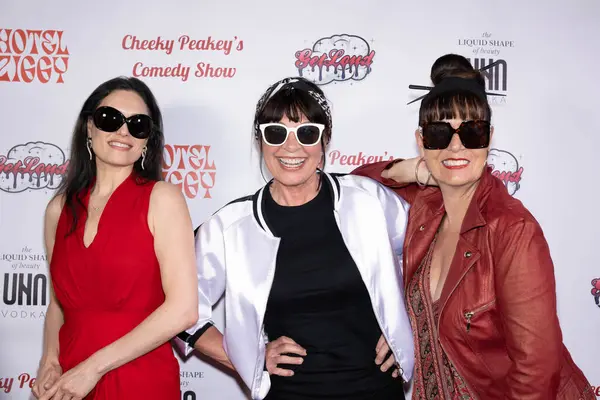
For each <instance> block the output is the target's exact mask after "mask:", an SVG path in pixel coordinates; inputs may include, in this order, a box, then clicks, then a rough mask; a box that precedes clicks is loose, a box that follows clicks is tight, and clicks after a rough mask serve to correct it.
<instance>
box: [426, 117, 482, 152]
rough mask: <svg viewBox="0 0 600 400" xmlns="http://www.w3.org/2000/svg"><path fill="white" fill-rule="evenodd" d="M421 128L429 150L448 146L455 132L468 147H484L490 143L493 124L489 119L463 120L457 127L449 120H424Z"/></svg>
mask: <svg viewBox="0 0 600 400" xmlns="http://www.w3.org/2000/svg"><path fill="white" fill-rule="evenodd" d="M420 128H421V134H422V136H423V147H425V148H426V149H427V150H443V149H445V148H447V147H448V146H449V145H450V142H451V141H452V137H453V136H454V134H455V133H456V134H458V137H460V141H461V142H462V144H463V146H465V148H467V149H483V148H486V147H488V146H489V144H490V129H491V125H490V123H489V122H488V121H481V120H477V121H463V122H462V123H461V124H460V126H459V127H458V128H456V129H454V128H453V127H452V125H450V123H448V122H442V121H435V122H424V123H422V124H421V127H420Z"/></svg>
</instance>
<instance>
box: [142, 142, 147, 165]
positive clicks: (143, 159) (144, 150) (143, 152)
mask: <svg viewBox="0 0 600 400" xmlns="http://www.w3.org/2000/svg"><path fill="white" fill-rule="evenodd" d="M147 151H148V147H146V146H144V148H143V149H142V170H143V169H145V168H144V161H146V152H147Z"/></svg>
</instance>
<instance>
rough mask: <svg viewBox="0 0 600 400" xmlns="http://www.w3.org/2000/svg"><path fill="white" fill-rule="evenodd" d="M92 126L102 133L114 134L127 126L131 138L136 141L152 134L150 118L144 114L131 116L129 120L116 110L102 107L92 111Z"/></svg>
mask: <svg viewBox="0 0 600 400" xmlns="http://www.w3.org/2000/svg"><path fill="white" fill-rule="evenodd" d="M93 120H94V125H96V128H98V129H100V130H101V131H104V132H116V131H118V130H119V128H121V127H122V126H123V124H127V129H128V130H129V133H130V134H131V136H133V137H134V138H137V139H147V138H148V137H149V136H150V133H151V132H152V125H153V122H152V118H150V117H149V116H148V115H145V114H136V115H132V116H131V117H129V118H125V116H124V115H123V114H122V113H121V112H120V111H119V110H117V109H116V108H112V107H108V106H104V107H99V108H98V109H96V111H94V115H93Z"/></svg>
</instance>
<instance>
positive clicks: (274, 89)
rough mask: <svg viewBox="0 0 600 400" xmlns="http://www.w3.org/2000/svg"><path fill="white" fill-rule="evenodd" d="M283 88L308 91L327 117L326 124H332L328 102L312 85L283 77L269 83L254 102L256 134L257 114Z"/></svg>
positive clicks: (255, 129)
mask: <svg viewBox="0 0 600 400" xmlns="http://www.w3.org/2000/svg"><path fill="white" fill-rule="evenodd" d="M284 88H289V89H292V90H293V89H301V90H305V91H307V92H308V94H309V95H310V96H311V97H312V98H313V99H315V100H316V101H317V103H318V104H319V106H320V107H321V109H322V110H323V112H325V115H326V117H327V122H328V125H329V126H330V127H331V126H332V118H331V107H330V106H329V103H328V102H327V100H326V99H325V97H323V96H322V95H321V94H319V93H317V92H315V91H314V90H313V88H312V87H310V86H309V85H307V84H306V82H305V81H304V80H302V79H299V78H285V79H282V80H280V81H278V82H275V83H274V84H273V85H271V86H270V87H269V88H268V89H267V90H266V91H265V93H264V94H263V95H262V96H261V98H260V99H259V100H258V103H257V104H256V113H255V114H254V132H255V133H256V134H258V116H259V115H260V113H261V112H262V111H263V109H264V107H265V105H266V104H267V102H268V101H269V100H270V99H271V98H272V97H273V96H275V94H277V93H278V92H280V91H281V90H282V89H284Z"/></svg>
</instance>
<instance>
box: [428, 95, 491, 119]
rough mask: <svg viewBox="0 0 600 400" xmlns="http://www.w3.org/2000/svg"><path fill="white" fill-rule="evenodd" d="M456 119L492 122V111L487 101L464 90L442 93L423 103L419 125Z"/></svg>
mask: <svg viewBox="0 0 600 400" xmlns="http://www.w3.org/2000/svg"><path fill="white" fill-rule="evenodd" d="M454 118H456V119H462V120H483V121H488V122H490V121H491V118H492V110H491V109H490V106H489V104H488V103H487V101H484V100H483V99H482V98H481V97H479V96H477V95H476V94H474V93H472V92H469V91H464V90H460V91H451V92H446V93H441V94H439V95H438V96H436V97H434V98H432V99H424V101H423V102H422V103H421V108H420V110H419V124H422V123H424V122H433V121H441V120H444V119H454Z"/></svg>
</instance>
